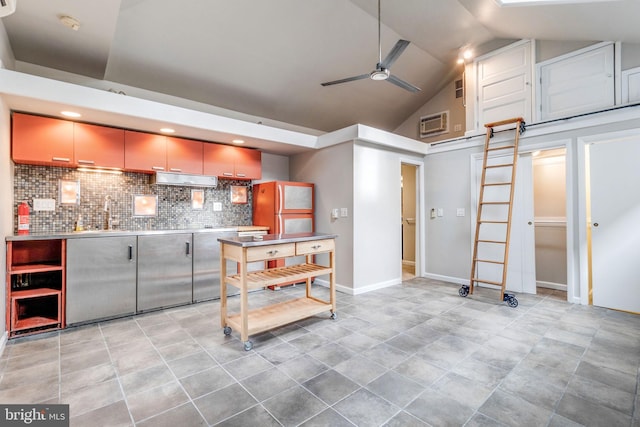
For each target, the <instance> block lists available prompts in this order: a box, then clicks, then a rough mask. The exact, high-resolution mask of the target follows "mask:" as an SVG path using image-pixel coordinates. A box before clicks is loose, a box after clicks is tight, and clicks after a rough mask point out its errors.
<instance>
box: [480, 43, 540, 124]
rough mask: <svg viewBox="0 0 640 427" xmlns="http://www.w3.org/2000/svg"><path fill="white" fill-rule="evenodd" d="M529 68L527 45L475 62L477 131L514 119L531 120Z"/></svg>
mask: <svg viewBox="0 0 640 427" xmlns="http://www.w3.org/2000/svg"><path fill="white" fill-rule="evenodd" d="M531 68H532V67H531V43H530V42H526V43H519V44H516V45H515V46H513V47H510V48H507V49H505V50H501V51H499V52H498V53H496V54H492V55H491V56H489V57H487V58H485V59H481V60H479V61H478V63H477V70H478V78H477V81H478V86H477V87H478V120H477V122H476V128H477V129H481V128H482V127H483V126H484V124H486V123H492V122H497V121H501V120H506V119H510V118H514V117H522V118H524V119H525V122H530V121H531V96H532V91H531Z"/></svg>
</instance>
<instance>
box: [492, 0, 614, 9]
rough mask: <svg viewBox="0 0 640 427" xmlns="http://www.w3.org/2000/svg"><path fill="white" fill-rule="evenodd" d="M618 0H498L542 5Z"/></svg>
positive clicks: (527, 4) (526, 4) (500, 4)
mask: <svg viewBox="0 0 640 427" xmlns="http://www.w3.org/2000/svg"><path fill="white" fill-rule="evenodd" d="M607 1H618V0H496V3H498V5H499V6H501V7H502V6H542V5H555V4H570V3H598V2H601V3H603V2H607Z"/></svg>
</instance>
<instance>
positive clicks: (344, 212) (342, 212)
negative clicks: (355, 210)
mask: <svg viewBox="0 0 640 427" xmlns="http://www.w3.org/2000/svg"><path fill="white" fill-rule="evenodd" d="M340 216H341V217H343V218H346V217H348V216H349V210H348V209H347V208H340Z"/></svg>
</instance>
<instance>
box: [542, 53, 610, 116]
mask: <svg viewBox="0 0 640 427" xmlns="http://www.w3.org/2000/svg"><path fill="white" fill-rule="evenodd" d="M613 66H614V64H613V44H607V45H604V46H600V45H599V47H596V48H587V49H583V50H580V51H579V52H578V53H574V54H571V55H568V56H562V57H560V58H554V59H552V60H549V61H545V62H543V63H540V64H539V65H538V68H539V75H540V118H541V119H542V120H549V119H556V118H560V117H568V116H571V115H574V114H579V113H584V112H589V111H596V110H599V109H602V108H606V107H610V106H613V105H614V103H615V91H614V78H613V75H614V71H613Z"/></svg>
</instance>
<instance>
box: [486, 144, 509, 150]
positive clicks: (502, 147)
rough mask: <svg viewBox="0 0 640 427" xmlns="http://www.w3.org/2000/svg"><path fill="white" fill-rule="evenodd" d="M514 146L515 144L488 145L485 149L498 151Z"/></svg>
mask: <svg viewBox="0 0 640 427" xmlns="http://www.w3.org/2000/svg"><path fill="white" fill-rule="evenodd" d="M513 148H516V146H515V145H501V146H500V147H489V148H487V151H498V150H508V149H513Z"/></svg>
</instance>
